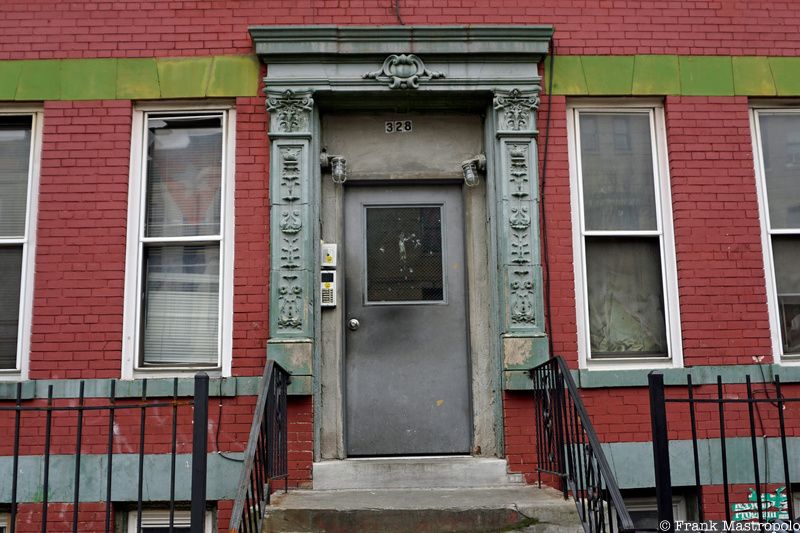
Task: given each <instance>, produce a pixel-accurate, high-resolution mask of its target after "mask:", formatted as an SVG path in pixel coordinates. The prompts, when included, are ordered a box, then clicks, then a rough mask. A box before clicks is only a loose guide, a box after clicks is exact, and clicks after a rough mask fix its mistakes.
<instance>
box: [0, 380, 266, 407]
mask: <svg viewBox="0 0 800 533" xmlns="http://www.w3.org/2000/svg"><path fill="white" fill-rule="evenodd" d="M260 380H261V378H260V377H256V376H252V377H251V376H241V377H232V378H211V380H210V382H209V390H208V392H209V395H210V396H223V397H232V396H255V395H257V394H258V385H259V381H260ZM83 382H84V395H85V397H86V398H108V395H109V394H110V392H111V380H109V379H86V380H83ZM143 382H144V380H138V379H137V380H133V381H124V380H117V386H116V393H115V397H116V398H141V397H142V385H143ZM80 383H81V380H79V379H41V380H29V381H24V382H23V383H22V399H23V400H33V399H44V398H47V388H48V386H49V385H52V386H53V397H54V398H77V397H78V393H79V390H80ZM172 391H173V380H172V379H168V378H160V379H148V380H147V397H148V398H168V397H170V396H172ZM16 394H17V384H16V383H0V401H3V400H13V399H14V398H16ZM178 395H179V396H193V395H194V378H188V377H187V378H178Z"/></svg>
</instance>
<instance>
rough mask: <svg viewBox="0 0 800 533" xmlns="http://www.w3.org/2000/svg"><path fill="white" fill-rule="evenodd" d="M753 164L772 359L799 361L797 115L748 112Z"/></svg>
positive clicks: (799, 124)
mask: <svg viewBox="0 0 800 533" xmlns="http://www.w3.org/2000/svg"><path fill="white" fill-rule="evenodd" d="M753 118H754V120H753V126H754V130H755V143H754V145H755V146H754V151H755V161H756V172H757V174H758V175H759V179H758V181H759V199H760V202H761V209H760V211H761V224H762V230H763V242H764V262H765V268H764V270H765V272H766V277H767V286H768V292H769V309H770V316H771V321H772V332H773V333H772V336H773V341H772V343H773V348H774V353H775V354H776V356H777V357H776V359H779V358H780V356H782V355H783V356H785V358H786V360H789V361H791V360H792V359H795V360H800V357H798V356H800V271H798V269H797V266H796V265H797V261H798V260H799V259H800V188H799V187H798V183H800V112H798V110H786V109H783V110H781V109H756V110H754V111H753Z"/></svg>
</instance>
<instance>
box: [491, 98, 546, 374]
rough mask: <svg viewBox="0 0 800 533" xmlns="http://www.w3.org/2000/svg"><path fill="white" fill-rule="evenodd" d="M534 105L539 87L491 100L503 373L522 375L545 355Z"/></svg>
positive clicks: (536, 105) (537, 100)
mask: <svg viewBox="0 0 800 533" xmlns="http://www.w3.org/2000/svg"><path fill="white" fill-rule="evenodd" d="M538 106H539V94H538V87H536V88H535V90H531V91H521V90H519V89H513V90H510V91H499V90H498V91H496V92H495V95H494V101H493V108H494V120H495V131H496V139H495V157H496V159H495V169H496V195H495V199H496V206H495V208H496V213H497V225H496V228H497V243H498V246H497V252H498V261H497V264H498V267H499V270H500V272H499V284H500V297H499V301H500V308H501V311H502V314H501V328H502V335H503V367H504V369H505V370H506V371H509V370H527V369H529V368H531V367H532V366H535V365H536V364H538V363H540V362H542V361H544V360H545V359H546V358H547V356H548V354H547V338H546V337H545V332H544V316H543V315H544V303H543V292H542V268H541V259H540V254H539V237H540V236H539V185H538V164H537V157H536V135H537V130H536V115H535V113H536V109H537V108H538ZM506 377H507V378H508V377H509V374H508V372H506Z"/></svg>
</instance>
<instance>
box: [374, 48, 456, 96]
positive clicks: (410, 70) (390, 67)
mask: <svg viewBox="0 0 800 533" xmlns="http://www.w3.org/2000/svg"><path fill="white" fill-rule="evenodd" d="M444 77H445V75H444V72H438V71H436V70H429V69H428V67H426V66H425V63H423V62H422V59H420V58H419V57H417V56H416V55H414V54H392V55H390V56H389V57H387V58H386V60H385V61H384V62H383V65H382V66H381V68H380V69H378V70H375V71H372V72H367V73H366V74H364V75H363V76H362V78H364V79H365V80H368V79H373V80H377V81H382V82H386V83H388V84H389V88H390V89H417V88H419V83H420V81H428V80H436V79H439V78H444Z"/></svg>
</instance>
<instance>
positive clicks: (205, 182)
mask: <svg viewBox="0 0 800 533" xmlns="http://www.w3.org/2000/svg"><path fill="white" fill-rule="evenodd" d="M231 113H232V112H231V111H229V110H225V109H223V110H196V111H182V112H174V111H150V112H145V113H142V114H141V115H140V117H139V120H137V122H138V123H140V124H141V134H140V137H139V138H140V139H141V146H140V147H138V146H136V143H134V145H135V148H134V150H135V152H134V158H136V157H137V155H139V158H138V160H139V161H141V164H138V165H132V168H133V167H134V166H136V168H135V173H134V174H132V187H131V207H130V210H131V213H130V215H129V223H130V226H131V227H130V228H129V249H128V259H129V264H128V270H129V274H131V275H130V276H129V284H128V289H129V293H131V294H132V295H135V297H134V298H133V301H129V302H128V303H129V307H130V308H131V309H128V311H129V314H130V316H129V319H128V320H126V325H127V326H128V333H129V334H128V335H127V336H126V339H128V340H129V342H128V346H127V348H128V353H127V354H126V359H128V360H130V361H132V362H133V368H134V369H135V370H137V371H148V370H151V371H156V370H164V369H182V368H183V369H187V368H203V367H205V368H211V369H220V370H222V371H223V372H224V370H225V369H224V367H225V366H228V367H229V361H228V360H227V359H226V357H227V356H229V351H230V349H229V337H230V320H229V319H228V318H229V316H230V309H229V302H230V292H231V290H232V283H231V280H230V277H231V276H230V273H231V259H232V257H231V256H232V248H231V244H232V242H231V241H232V239H231V232H232V228H231V225H232V217H231V210H232V176H231V175H230V174H231V172H230V171H229V167H230V154H231V153H232V152H231V146H230V145H231V144H232V142H233V141H232V139H230V138H229V137H230V129H231V128H230V124H229V122H230V121H231V117H230V114H231ZM139 149H140V151H139ZM137 151H138V154H137ZM133 307H135V310H134V309H132V308H133ZM226 362H227V364H226ZM126 366H127V367H128V371H130V367H131V365H130V364H128V365H126Z"/></svg>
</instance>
